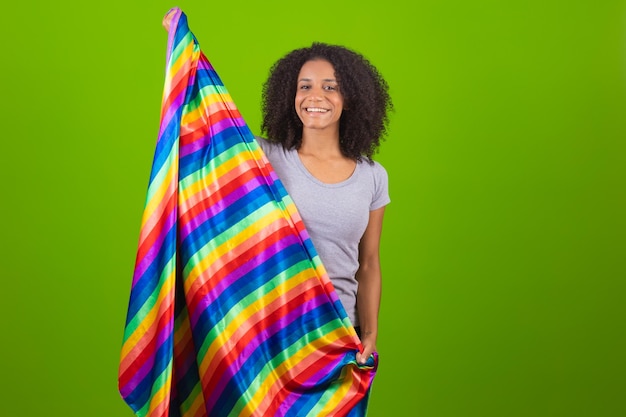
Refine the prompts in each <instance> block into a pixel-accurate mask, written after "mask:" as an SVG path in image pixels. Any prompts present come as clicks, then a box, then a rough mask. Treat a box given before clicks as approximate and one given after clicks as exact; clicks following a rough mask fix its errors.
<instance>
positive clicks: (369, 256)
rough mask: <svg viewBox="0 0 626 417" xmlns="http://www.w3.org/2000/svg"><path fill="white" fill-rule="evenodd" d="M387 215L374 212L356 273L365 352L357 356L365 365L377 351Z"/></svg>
mask: <svg viewBox="0 0 626 417" xmlns="http://www.w3.org/2000/svg"><path fill="white" fill-rule="evenodd" d="M384 213H385V207H381V208H379V209H376V210H373V211H371V212H370V217H369V222H368V224H367V228H366V229H365V233H364V234H363V237H362V238H361V242H360V243H359V270H358V271H357V273H356V279H357V281H358V282H359V289H358V291H357V295H356V299H357V310H358V315H359V325H360V327H361V343H362V344H363V351H362V352H360V353H358V354H357V356H356V359H357V361H358V362H359V363H361V364H363V363H365V362H366V361H367V359H368V358H369V356H370V355H371V354H372V352H374V351H376V338H377V337H378V311H379V308H380V296H381V288H382V286H381V281H382V279H381V277H382V275H381V269H380V236H381V234H382V228H383V216H384Z"/></svg>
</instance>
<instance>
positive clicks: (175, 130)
mask: <svg viewBox="0 0 626 417" xmlns="http://www.w3.org/2000/svg"><path fill="white" fill-rule="evenodd" d="M163 23H164V26H165V27H166V29H167V30H168V47H167V59H166V77H165V86H164V91H163V100H162V109H161V126H160V130H159V137H158V141H157V144H156V149H155V155H154V160H153V164H152V171H151V174H150V182H149V186H148V191H147V197H146V203H145V208H144V213H143V218H142V225H141V231H140V238H139V245H138V250H137V257H136V262H135V271H134V276H133V280H132V287H131V291H130V300H129V306H128V313H127V319H126V324H125V329H124V340H123V345H122V352H121V358H120V365H119V390H120V393H121V395H122V397H123V399H124V400H125V401H126V403H127V404H128V405H129V406H130V407H131V409H132V410H133V411H134V412H135V414H136V415H138V416H151V417H157V416H160V417H175V416H184V417H192V416H193V417H202V416H218V417H220V416H241V417H243V416H268V417H269V416H298V417H300V416H364V415H365V414H366V410H367V400H368V397H369V392H370V389H371V384H372V381H373V378H374V375H375V373H376V368H377V365H378V357H377V355H376V354H374V355H372V357H370V359H369V360H368V362H367V363H366V364H365V365H359V364H357V362H356V353H357V352H358V351H359V350H360V349H361V348H362V346H361V345H360V342H359V339H358V337H357V335H356V333H355V330H354V328H353V327H352V326H351V324H350V321H349V319H348V318H347V315H346V312H345V310H344V309H343V306H342V305H341V302H340V301H339V299H338V297H337V295H336V293H335V290H334V288H333V285H332V283H331V282H330V279H329V278H328V275H327V274H326V271H325V269H324V266H323V265H322V264H321V262H320V260H319V256H318V255H317V253H316V251H315V248H314V247H313V245H312V243H311V240H310V238H309V236H308V233H307V231H306V229H305V228H304V226H303V224H302V221H301V219H300V216H299V215H298V212H297V210H296V208H295V206H294V204H293V202H292V200H291V198H290V197H289V195H288V194H287V192H286V191H285V189H284V187H283V185H282V184H281V182H280V180H279V179H278V178H277V176H276V174H275V172H274V170H273V168H272V167H271V165H270V164H269V162H268V161H267V159H266V157H265V156H264V154H263V152H262V150H261V149H260V148H259V146H258V144H257V142H256V141H255V139H254V136H253V135H252V133H251V132H250V130H249V128H248V127H247V125H246V123H245V122H244V120H243V118H242V117H241V115H240V114H239V112H238V110H237V108H236V106H235V104H234V103H233V102H232V99H231V97H230V96H229V94H228V92H227V90H226V88H225V87H224V85H223V84H222V82H221V80H220V78H219V77H218V75H217V73H216V72H215V70H214V69H213V67H212V65H211V64H210V62H209V61H208V59H207V58H206V56H205V55H204V54H203V52H202V51H201V50H200V47H199V45H198V42H197V40H196V38H195V37H194V35H193V34H192V33H191V31H190V30H189V27H188V24H187V18H186V15H185V14H184V13H183V12H182V11H181V10H180V9H178V8H174V9H172V10H170V11H169V12H168V13H167V15H166V16H165V18H164V21H163Z"/></svg>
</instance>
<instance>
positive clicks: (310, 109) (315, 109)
mask: <svg viewBox="0 0 626 417" xmlns="http://www.w3.org/2000/svg"><path fill="white" fill-rule="evenodd" d="M304 110H305V111H306V112H308V113H328V112H329V110H328V109H323V108H321V107H305V108H304Z"/></svg>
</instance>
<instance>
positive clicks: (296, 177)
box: [257, 137, 390, 326]
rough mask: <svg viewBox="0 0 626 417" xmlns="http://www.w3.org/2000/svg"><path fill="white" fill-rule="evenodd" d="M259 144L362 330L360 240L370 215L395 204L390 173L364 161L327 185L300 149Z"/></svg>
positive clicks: (259, 140) (349, 312) (345, 305)
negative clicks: (303, 158) (358, 300)
mask: <svg viewBox="0 0 626 417" xmlns="http://www.w3.org/2000/svg"><path fill="white" fill-rule="evenodd" d="M257 141H258V143H259V145H260V146H261V148H262V149H263V151H264V153H265V155H266V156H267V159H268V160H269V161H270V163H271V164H272V167H273V168H274V170H275V171H276V174H277V175H278V178H280V180H281V182H282V183H283V185H284V186H285V188H286V189H287V192H288V193H289V195H290V196H291V198H292V199H293V201H294V203H295V205H296V207H297V209H298V212H299V213H300V216H301V217H302V221H303V222H304V225H305V227H306V229H307V231H308V233H309V236H310V237H311V240H312V242H313V245H314V246H315V249H316V250H317V253H318V254H319V256H320V259H321V260H322V263H323V264H324V267H325V268H326V271H327V272H328V276H329V277H330V280H331V281H332V283H333V285H334V287H335V290H336V291H337V295H338V296H339V299H340V300H341V303H342V304H343V307H344V308H345V310H346V312H347V313H348V316H349V317H350V320H351V321H352V324H353V325H354V326H358V325H359V321H358V315H357V309H356V292H357V287H358V283H357V281H356V279H355V274H356V271H357V270H358V268H359V242H360V240H361V237H362V236H363V233H364V232H365V229H366V227H367V224H368V222H369V212H370V211H371V210H376V209H378V208H380V207H383V206H385V205H387V204H388V203H389V201H390V199H389V192H388V178H387V172H386V171H385V169H384V168H383V166H382V165H380V164H379V163H378V162H374V164H373V165H370V164H369V163H368V162H367V161H362V162H359V163H357V165H356V169H355V170H354V172H353V174H352V175H351V176H350V178H348V179H347V180H345V181H343V182H339V183H335V184H326V183H323V182H321V181H319V180H318V179H317V178H315V177H314V176H313V175H312V174H311V173H310V172H309V171H308V170H307V169H306V167H305V166H304V164H302V161H301V160H300V157H299V156H298V152H297V151H296V150H295V149H290V150H285V149H283V147H282V145H281V144H276V143H272V142H269V141H267V140H265V139H263V138H260V137H257Z"/></svg>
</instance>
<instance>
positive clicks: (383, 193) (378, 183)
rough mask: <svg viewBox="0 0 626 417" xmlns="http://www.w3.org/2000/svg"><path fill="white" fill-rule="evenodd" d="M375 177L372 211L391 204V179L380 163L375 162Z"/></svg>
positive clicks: (373, 168)
mask: <svg viewBox="0 0 626 417" xmlns="http://www.w3.org/2000/svg"><path fill="white" fill-rule="evenodd" d="M372 170H373V174H374V175H373V177H374V193H373V198H372V203H371V204H370V211H372V210H376V209H379V208H381V207H383V206H386V205H387V204H389V203H390V202H391V199H390V198H389V177H388V175H387V170H385V168H384V167H383V166H382V165H381V164H380V163H378V162H376V161H374V165H373V166H372Z"/></svg>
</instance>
